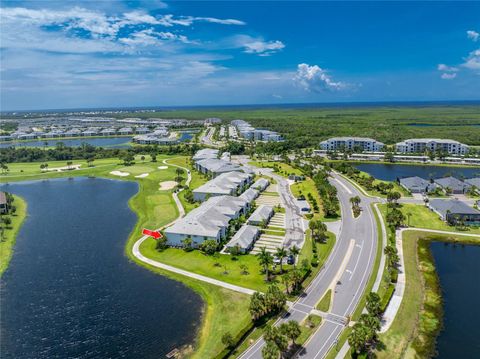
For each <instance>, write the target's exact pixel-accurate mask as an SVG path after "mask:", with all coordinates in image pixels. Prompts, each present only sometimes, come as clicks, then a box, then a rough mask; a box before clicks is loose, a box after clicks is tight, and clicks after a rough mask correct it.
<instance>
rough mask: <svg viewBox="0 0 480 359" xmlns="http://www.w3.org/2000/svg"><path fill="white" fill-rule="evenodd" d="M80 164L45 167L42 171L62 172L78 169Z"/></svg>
mask: <svg viewBox="0 0 480 359" xmlns="http://www.w3.org/2000/svg"><path fill="white" fill-rule="evenodd" d="M80 166H81V165H70V166H65V167H54V168H45V169H43V170H42V171H44V172H45V171H46V172H63V171H73V170H79V169H80Z"/></svg>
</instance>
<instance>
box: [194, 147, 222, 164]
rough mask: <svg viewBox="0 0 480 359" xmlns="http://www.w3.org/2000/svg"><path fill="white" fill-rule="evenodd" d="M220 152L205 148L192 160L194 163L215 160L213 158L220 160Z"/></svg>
mask: <svg viewBox="0 0 480 359" xmlns="http://www.w3.org/2000/svg"><path fill="white" fill-rule="evenodd" d="M218 153H219V151H218V150H215V149H212V148H204V149H201V150H198V151H197V152H196V153H195V155H194V156H193V157H192V160H193V161H194V162H197V161H201V160H206V159H213V158H218Z"/></svg>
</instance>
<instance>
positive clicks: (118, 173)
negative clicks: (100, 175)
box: [110, 171, 130, 177]
mask: <svg viewBox="0 0 480 359" xmlns="http://www.w3.org/2000/svg"><path fill="white" fill-rule="evenodd" d="M110 174H111V175H114V176H120V177H126V176H128V175H129V174H130V173H128V172H122V171H112V172H110Z"/></svg>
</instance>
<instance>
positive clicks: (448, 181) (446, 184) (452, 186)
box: [435, 176, 471, 194]
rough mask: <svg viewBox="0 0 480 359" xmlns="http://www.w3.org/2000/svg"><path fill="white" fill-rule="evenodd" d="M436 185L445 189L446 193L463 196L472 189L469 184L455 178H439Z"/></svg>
mask: <svg viewBox="0 0 480 359" xmlns="http://www.w3.org/2000/svg"><path fill="white" fill-rule="evenodd" d="M435 183H436V184H437V185H439V186H440V187H442V188H443V190H444V191H445V192H447V191H448V192H451V193H452V194H463V193H466V192H467V191H468V189H469V188H470V187H471V186H470V185H469V184H468V183H465V182H463V181H460V180H459V179H458V178H455V177H451V176H450V177H443V178H437V179H436V180H435Z"/></svg>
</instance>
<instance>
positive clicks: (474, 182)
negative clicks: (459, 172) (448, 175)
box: [465, 177, 480, 191]
mask: <svg viewBox="0 0 480 359" xmlns="http://www.w3.org/2000/svg"><path fill="white" fill-rule="evenodd" d="M465 183H466V184H468V185H470V186H471V187H475V188H476V189H477V191H480V177H473V178H467V179H466V180H465Z"/></svg>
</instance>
